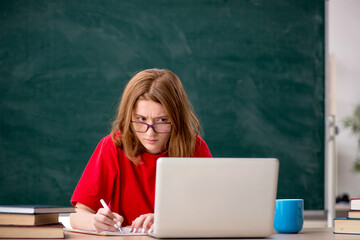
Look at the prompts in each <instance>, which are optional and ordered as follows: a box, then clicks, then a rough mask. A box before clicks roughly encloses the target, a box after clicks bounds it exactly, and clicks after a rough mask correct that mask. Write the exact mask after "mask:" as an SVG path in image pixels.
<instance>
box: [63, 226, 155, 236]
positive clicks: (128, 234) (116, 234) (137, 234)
mask: <svg viewBox="0 0 360 240" xmlns="http://www.w3.org/2000/svg"><path fill="white" fill-rule="evenodd" d="M65 230H66V231H68V232H75V233H84V234H92V235H101V236H141V235H149V234H148V233H142V232H141V229H140V230H139V231H138V232H137V233H131V232H130V230H131V228H130V227H122V228H121V230H122V231H123V233H121V232H107V231H104V232H95V231H87V230H79V229H73V228H65Z"/></svg>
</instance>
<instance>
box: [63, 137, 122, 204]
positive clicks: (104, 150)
mask: <svg viewBox="0 0 360 240" xmlns="http://www.w3.org/2000/svg"><path fill="white" fill-rule="evenodd" d="M117 169H118V160H117V150H116V147H115V145H114V144H113V142H112V140H111V137H110V135H109V136H107V137H105V138H103V139H102V140H101V141H100V143H99V144H98V146H97V147H96V149H95V151H94V153H93V155H92V156H91V158H90V160H89V162H88V164H87V165H86V168H85V170H84V172H83V174H82V176H81V178H80V180H79V183H78V184H77V186H76V188H75V191H74V193H73V196H72V198H71V201H70V202H71V204H72V205H74V206H75V204H76V203H77V202H79V203H82V204H84V205H86V206H88V207H90V208H91V209H93V210H94V211H97V210H98V209H99V208H100V207H101V204H100V202H99V200H100V199H101V198H103V199H104V200H105V202H109V201H110V200H111V196H112V193H113V189H114V187H116V183H117V181H116V179H117V178H118V177H119V176H117V175H118V172H117V171H116V170H117Z"/></svg>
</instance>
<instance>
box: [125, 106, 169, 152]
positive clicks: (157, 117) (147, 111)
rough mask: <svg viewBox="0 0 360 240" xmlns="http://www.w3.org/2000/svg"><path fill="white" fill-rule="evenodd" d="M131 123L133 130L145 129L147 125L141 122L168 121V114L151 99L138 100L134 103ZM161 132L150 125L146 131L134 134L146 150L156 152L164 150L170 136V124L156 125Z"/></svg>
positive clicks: (151, 123) (155, 122)
mask: <svg viewBox="0 0 360 240" xmlns="http://www.w3.org/2000/svg"><path fill="white" fill-rule="evenodd" d="M132 121H133V122H136V123H131V124H132V128H133V129H134V130H137V129H139V130H144V129H145V130H146V128H147V126H146V125H144V124H141V123H146V124H149V125H153V124H157V123H170V120H169V116H168V114H167V112H166V111H165V109H164V107H163V106H162V105H161V104H160V103H157V102H154V101H151V100H138V101H137V102H136V104H135V107H134V110H133V113H132ZM156 128H157V129H158V128H159V129H160V130H162V131H163V132H166V133H156V132H155V131H154V129H153V128H152V127H149V128H148V129H147V131H146V132H144V133H140V132H135V134H136V136H137V137H138V139H139V140H140V142H141V144H142V145H143V146H144V147H145V149H146V151H147V152H148V153H151V154H158V153H161V152H162V151H164V147H165V145H166V143H167V141H168V139H169V137H170V132H167V131H171V125H170V124H162V125H157V127H156Z"/></svg>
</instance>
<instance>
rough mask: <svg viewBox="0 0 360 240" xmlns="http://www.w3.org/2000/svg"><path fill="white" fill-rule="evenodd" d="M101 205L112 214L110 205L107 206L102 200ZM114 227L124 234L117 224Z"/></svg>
mask: <svg viewBox="0 0 360 240" xmlns="http://www.w3.org/2000/svg"><path fill="white" fill-rule="evenodd" d="M100 203H101V205H102V206H103V207H104V208H105V209H107V210H109V211H110V212H111V210H110V208H109V207H108V205H107V204H106V202H105V201H104V199H100ZM114 227H116V228H117V229H119V231H120V232H121V233H123V231H122V230H121V227H120V226H118V225H117V224H116V223H115V225H114Z"/></svg>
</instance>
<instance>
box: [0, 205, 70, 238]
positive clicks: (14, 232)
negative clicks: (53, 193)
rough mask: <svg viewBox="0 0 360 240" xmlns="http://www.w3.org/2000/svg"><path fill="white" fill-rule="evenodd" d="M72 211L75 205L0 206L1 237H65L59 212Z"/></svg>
mask: <svg viewBox="0 0 360 240" xmlns="http://www.w3.org/2000/svg"><path fill="white" fill-rule="evenodd" d="M72 212H75V208H74V207H59V206H44V205H39V206H0V238H64V237H65V235H64V226H63V225H62V224H61V223H60V222H59V214H60V213H72Z"/></svg>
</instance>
